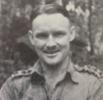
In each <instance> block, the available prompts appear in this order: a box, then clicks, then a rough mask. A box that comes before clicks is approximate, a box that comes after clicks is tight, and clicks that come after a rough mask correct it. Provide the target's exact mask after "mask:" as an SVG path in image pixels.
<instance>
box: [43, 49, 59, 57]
mask: <svg viewBox="0 0 103 100" xmlns="http://www.w3.org/2000/svg"><path fill="white" fill-rule="evenodd" d="M59 51H60V50H46V51H44V53H45V54H47V55H48V56H56V54H57V53H58V52H59Z"/></svg>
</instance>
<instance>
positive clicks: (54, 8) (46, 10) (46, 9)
mask: <svg viewBox="0 0 103 100" xmlns="http://www.w3.org/2000/svg"><path fill="white" fill-rule="evenodd" d="M55 13H61V14H62V15H63V16H65V17H67V18H68V19H69V20H70V16H69V13H68V11H67V10H66V9H65V8H64V7H63V6H60V5H58V4H46V5H43V6H41V7H40V6H39V7H37V8H36V9H34V10H33V11H32V13H31V17H30V22H32V21H33V20H34V19H35V18H36V17H37V16H39V15H42V14H55ZM70 21H71V20H70Z"/></svg>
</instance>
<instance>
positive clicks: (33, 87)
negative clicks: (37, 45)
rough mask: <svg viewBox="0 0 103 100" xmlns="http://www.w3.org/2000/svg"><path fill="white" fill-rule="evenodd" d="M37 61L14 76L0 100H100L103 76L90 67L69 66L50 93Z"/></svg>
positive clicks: (2, 89) (1, 92)
mask: <svg viewBox="0 0 103 100" xmlns="http://www.w3.org/2000/svg"><path fill="white" fill-rule="evenodd" d="M41 73H42V71H41V67H40V64H39V62H37V63H36V64H35V66H34V67H33V68H30V69H28V70H23V71H18V72H17V73H15V74H13V75H12V76H11V77H10V78H9V79H8V80H7V81H6V82H5V83H4V85H3V86H2V88H1V90H0V100H103V82H102V76H103V74H102V73H101V72H100V71H99V70H98V69H96V68H95V67H92V66H84V67H80V66H77V65H73V64H71V65H69V67H68V70H66V75H65V76H64V77H62V78H60V79H58V82H57V84H56V86H55V88H54V90H53V91H52V92H51V93H49V90H48V88H47V86H46V83H45V79H44V77H43V76H42V74H41Z"/></svg>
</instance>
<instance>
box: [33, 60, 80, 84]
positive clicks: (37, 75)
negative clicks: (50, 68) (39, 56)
mask: <svg viewBox="0 0 103 100" xmlns="http://www.w3.org/2000/svg"><path fill="white" fill-rule="evenodd" d="M32 70H33V73H32V76H31V82H32V83H35V84H42V85H43V84H45V78H44V76H43V71H42V68H41V66H40V61H39V60H38V61H37V62H36V64H35V65H34V66H33V68H32ZM66 76H69V78H71V81H72V82H73V83H75V84H78V82H79V74H78V72H77V71H76V69H75V65H74V64H73V63H72V62H70V63H69V65H68V68H67V71H66V75H65V76H64V77H63V79H65V78H66ZM63 79H62V80H63ZM59 81H61V80H58V82H59Z"/></svg>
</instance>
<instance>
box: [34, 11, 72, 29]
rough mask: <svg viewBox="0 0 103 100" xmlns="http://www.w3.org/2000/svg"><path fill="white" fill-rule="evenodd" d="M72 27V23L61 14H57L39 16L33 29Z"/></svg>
mask: <svg viewBox="0 0 103 100" xmlns="http://www.w3.org/2000/svg"><path fill="white" fill-rule="evenodd" d="M69 25H70V21H69V19H68V18H67V17H65V16H63V15H62V14H60V13H55V14H42V15H39V16H37V17H36V18H35V19H34V20H33V22H32V27H33V28H39V27H41V26H42V27H46V26H47V27H51V26H52V27H68V26H69Z"/></svg>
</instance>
